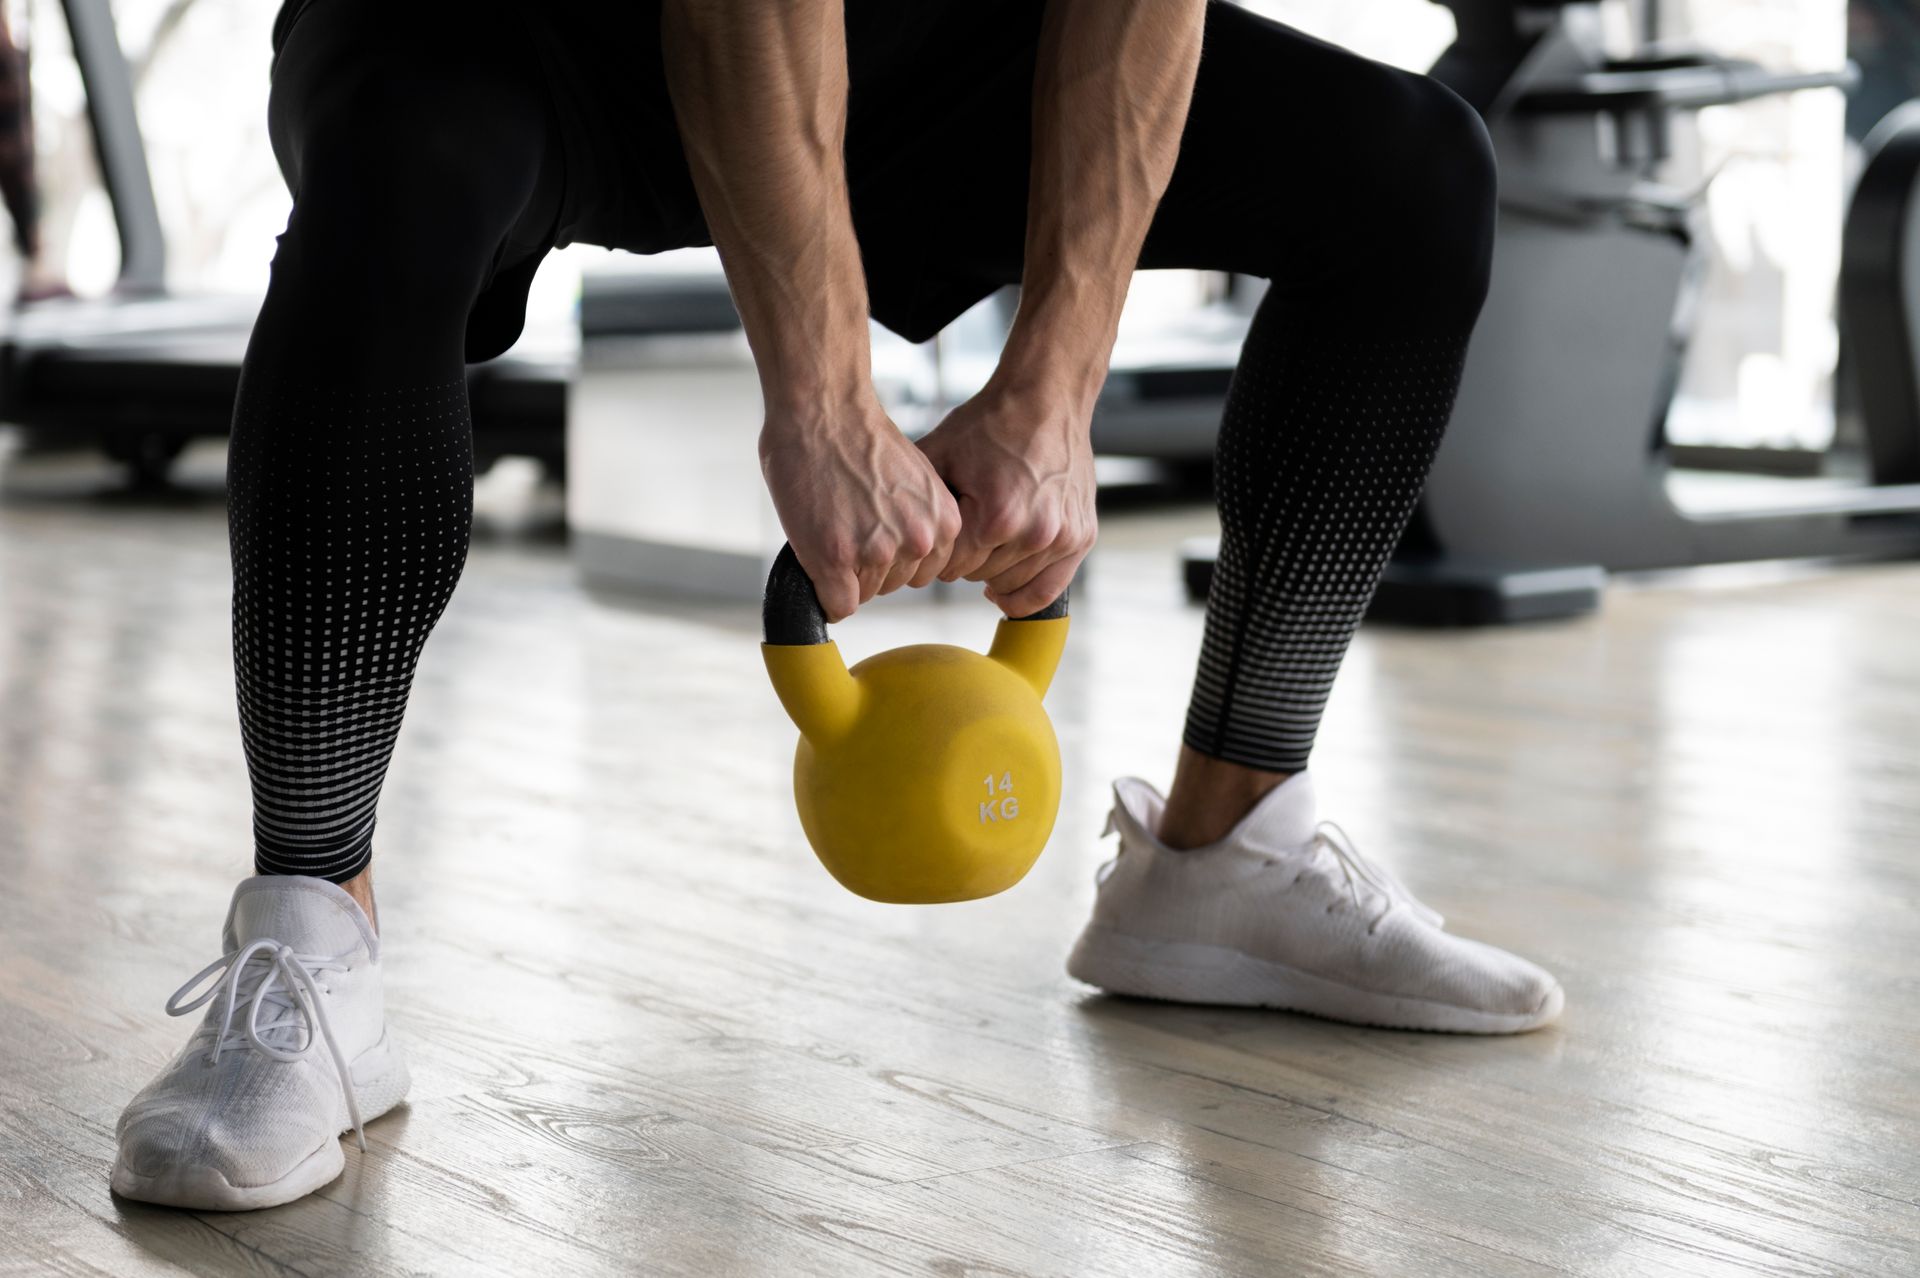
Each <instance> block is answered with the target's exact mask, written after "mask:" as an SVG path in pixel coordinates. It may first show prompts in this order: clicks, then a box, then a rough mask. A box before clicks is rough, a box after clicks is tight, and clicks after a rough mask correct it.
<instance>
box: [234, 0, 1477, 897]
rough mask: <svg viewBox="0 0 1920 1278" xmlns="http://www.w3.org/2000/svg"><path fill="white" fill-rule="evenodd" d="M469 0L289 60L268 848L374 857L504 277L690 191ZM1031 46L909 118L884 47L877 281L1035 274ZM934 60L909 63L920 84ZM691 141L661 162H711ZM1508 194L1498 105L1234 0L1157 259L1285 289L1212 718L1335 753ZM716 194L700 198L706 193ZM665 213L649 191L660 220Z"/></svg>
mask: <svg viewBox="0 0 1920 1278" xmlns="http://www.w3.org/2000/svg"><path fill="white" fill-rule="evenodd" d="M869 3H871V4H879V3H880V0H849V5H850V11H851V10H852V9H857V8H858V6H860V5H862V4H869ZM1030 8H1031V9H1032V10H1034V11H1037V9H1038V5H1037V3H1036V4H1034V5H1032V6H1030ZM461 12H462V11H460V10H446V11H442V13H441V17H442V18H444V19H445V20H444V21H432V22H427V21H422V22H420V23H418V24H417V25H410V24H408V23H405V22H402V21H397V20H393V19H392V16H391V11H389V10H388V9H387V8H386V7H385V6H381V5H378V4H375V3H372V0H314V3H313V4H312V6H311V8H310V9H308V10H307V11H306V12H305V13H304V14H303V15H302V16H301V17H300V20H299V21H298V22H297V23H295V24H294V26H293V28H292V31H291V34H290V35H289V36H288V38H287V40H286V43H285V46H284V48H283V49H282V50H281V53H280V57H279V60H278V63H277V65H276V69H275V74H274V84H273V93H272V103H271V108H270V122H271V126H272V134H273V140H274V147H275V152H276V155H277V156H278V158H279V161H280V164H281V168H282V171H283V173H284V174H285V175H286V178H287V182H288V185H289V187H290V188H291V189H292V191H293V195H294V208H293V213H292V216H291V218H290V219H289V222H288V225H287V230H286V232H285V233H284V234H283V235H282V236H281V237H280V244H279V251H278V252H277V253H276V255H275V257H274V262H273V279H272V285H271V287H270V288H269V290H268V294H267V298H266V302H265V304H264V306H263V308H262V310H261V313H260V318H259V321H258V323H257V324H256V326H255V329H254V333H253V339H252V343H251V345H250V346H249V348H248V352H247V360H246V365H245V370H244V373H243V376H242V381H241V388H240V395H239V400H238V402H237V405H236V408H235V414H234V428H233V441H232V450H231V455H230V462H229V471H228V487H229V494H230V496H229V503H230V512H231V537H232V550H233V562H234V614H233V621H234V654H235V665H236V674H237V678H238V684H239V702H240V714H241V722H242V727H243V730H244V735H245V742H246V749H247V759H248V765H249V769H250V773H251V776H252V781H253V791H254V805H255V806H254V811H255V839H256V860H257V864H258V867H259V869H260V871H261V872H262V873H283V874H313V875H319V876H321V877H325V878H330V879H334V880H336V881H339V880H344V879H347V878H350V877H352V876H353V875H355V874H357V873H358V872H359V871H360V870H361V869H363V868H364V867H365V865H366V863H367V860H368V858H369V856H370V855H371V847H372V835H373V826H374V816H375V806H376V803H377V800H378V797H379V792H380V786H381V782H382V780H383V778H384V775H385V771H386V765H387V760H388V757H389V756H390V754H391V752H392V749H393V745H394V741H395V739H396V736H397V734H398V731H399V727H400V721H401V716H402V714H403V712H404V710H405V705H406V697H407V690H408V687H409V685H410V682H411V679H412V675H413V670H414V667H415V664H416V662H417V661H418V659H419V656H420V652H421V647H422V645H423V644H424V643H425V641H426V638H427V635H428V633H429V632H430V631H431V629H432V627H433V625H434V623H435V621H436V620H437V619H438V617H439V615H440V613H441V611H442V609H443V608H444V607H445V606H446V603H447V600H448V598H449V597H450V596H451V594H452V591H453V588H454V585H455V583H456V581H457V580H458V577H459V574H460V570H461V567H462V565H463V563H464V561H465V556H466V548H467V538H468V531H469V527H470V523H471V513H472V486H473V471H472V443H471V433H470V427H469V422H468V417H467V406H466V392H465V380H464V366H463V365H464V358H465V357H466V355H467V354H468V353H469V352H472V353H474V354H486V353H490V352H491V351H493V350H496V349H498V347H499V346H500V345H502V344H503V343H504V341H506V340H509V339H510V338H511V335H512V329H513V328H514V326H515V325H517V313H518V312H517V309H516V304H517V300H518V297H519V296H523V293H521V294H515V293H514V292H513V290H512V289H511V288H503V286H502V284H501V281H502V280H516V279H517V280H521V281H524V277H525V276H526V274H528V273H529V271H530V266H531V264H532V263H533V262H535V261H537V260H538V257H539V256H540V254H541V253H542V252H543V251H544V249H545V248H546V247H547V246H548V245H550V244H551V243H552V241H553V239H554V237H555V234H556V231H557V230H559V229H560V227H561V224H562V223H563V222H566V221H568V220H569V219H573V218H575V217H577V216H578V215H579V213H580V210H581V209H582V208H591V209H594V210H597V213H596V216H598V217H600V218H601V219H603V221H604V219H605V218H606V217H607V216H608V213H607V210H608V209H625V210H627V211H628V212H627V214H626V216H627V217H628V218H629V219H630V220H632V219H638V218H640V217H642V216H649V217H651V216H654V214H653V213H652V212H648V213H646V214H644V215H643V214H642V213H639V212H634V210H643V209H649V210H650V209H651V208H652V206H650V205H649V204H648V202H647V201H645V200H641V199H637V198H633V197H632V196H631V194H630V193H622V192H619V191H611V192H610V191H609V190H608V189H601V190H597V191H586V192H583V191H582V190H581V187H580V183H581V181H582V180H583V178H582V175H583V174H596V175H597V176H596V177H595V180H596V181H598V182H600V183H602V184H603V187H605V186H606V184H609V183H616V182H617V179H618V174H617V173H615V174H614V175H613V176H609V169H608V166H607V165H606V164H605V163H604V162H602V163H600V164H598V165H596V164H594V163H593V162H592V161H593V160H594V159H596V158H599V159H601V160H604V157H594V156H591V155H589V154H588V153H587V150H586V147H585V144H582V143H580V142H578V141H577V139H576V138H575V137H574V136H573V134H572V132H571V126H570V124H569V115H568V112H567V110H566V109H565V107H564V105H561V106H557V105H556V101H557V98H556V94H555V92H554V90H553V85H552V82H551V74H550V68H549V69H548V70H545V71H543V66H545V65H546V64H545V63H544V62H543V60H541V59H536V58H533V57H530V56H529V55H528V52H527V47H528V46H527V45H526V43H525V40H524V38H523V37H522V36H521V35H520V34H519V33H516V32H515V31H514V30H513V29H512V27H511V26H510V25H507V24H502V23H499V22H493V21H473V20H471V11H470V10H468V11H465V12H466V13H467V14H468V15H469V18H468V20H465V21H463V20H461V19H460V14H461ZM376 20H379V26H378V27H377V28H376V27H375V26H374V25H372V24H373V23H375V22H376ZM1032 25H1033V26H1035V27H1037V23H1034V24H1032ZM850 41H851V38H850ZM1032 56H1033V55H1032V48H1031V40H1030V39H1029V38H1028V37H1027V35H1024V34H1023V35H1021V36H1020V39H1019V43H1017V44H1016V45H1014V46H1012V47H1010V48H1008V49H1007V50H1006V51H1005V53H1004V56H999V55H996V65H997V66H998V72H997V73H996V74H994V75H992V76H987V77H984V78H981V79H980V82H979V84H978V86H977V88H975V89H973V90H971V91H970V96H969V97H968V98H967V99H966V100H963V101H956V102H955V103H954V104H953V109H952V110H950V111H947V112H945V113H943V114H941V115H940V116H939V118H937V119H929V120H928V123H927V126H926V130H925V132H926V136H924V137H919V138H909V139H908V141H909V142H911V143H912V145H909V146H906V147H904V148H903V147H901V146H900V145H898V143H899V141H900V138H899V133H900V126H899V113H898V112H888V111H887V110H886V109H885V108H886V106H887V103H886V102H885V100H884V92H885V90H884V89H883V88H880V87H872V86H870V85H869V82H868V79H867V78H866V77H865V75H864V72H863V70H862V68H861V66H860V65H859V64H858V63H857V62H856V65H855V67H854V74H853V80H854V94H855V110H854V112H853V114H852V118H851V123H850V125H849V137H848V157H849V158H848V164H849V179H850V186H851V189H852V190H853V193H854V206H855V207H854V213H855V222H856V230H857V231H858V233H859V234H860V238H861V245H862V251H863V255H864V256H865V258H866V263H867V270H868V275H869V286H870V291H871V293H872V296H873V298H874V307H875V313H876V315H877V316H878V318H880V319H881V320H882V321H883V322H885V323H887V324H889V325H890V326H892V327H895V328H896V329H899V330H900V331H903V332H906V333H907V334H908V335H909V336H913V337H916V338H917V337H922V336H925V335H926V333H927V332H930V331H933V330H934V329H937V328H938V327H939V325H940V324H941V323H944V322H945V321H946V320H947V319H950V318H951V317H952V316H953V315H954V314H957V313H958V312H959V310H961V309H964V308H965V307H966V306H967V305H969V304H971V303H972V302H973V301H975V300H977V299H978V298H979V297H981V296H984V295H985V294H986V292H988V291H990V290H991V289H993V288H995V287H997V286H998V285H1000V284H1002V283H1007V282H1012V281H1015V280H1017V279H1018V277H1019V273H1020V260H1021V245H1022V228H1023V223H1024V213H1025V193H1026V168H1027V159H1028V153H1027V142H1028V137H1027V130H1028V124H1029V114H1028V95H1029V93H1030V90H1031V84H1032ZM645 70H646V64H645V61H644V59H643V60H642V65H641V72H644V71H645ZM898 70H899V68H897V67H894V68H890V71H891V72H892V74H891V76H890V78H889V79H888V80H887V83H901V84H905V83H911V82H912V80H913V77H911V76H904V77H903V76H901V75H899V74H898ZM573 87H574V90H575V91H576V92H577V90H578V86H573ZM608 92H609V93H612V92H614V89H613V88H612V87H609V89H608ZM866 118H873V119H876V120H882V119H884V120H886V121H887V129H888V131H889V132H888V143H889V145H887V146H884V147H883V146H879V145H877V144H876V145H873V146H871V147H869V146H867V145H865V143H864V139H865V137H867V136H868V134H867V132H866V126H865V125H863V124H862V121H863V119H866ZM916 156H918V157H922V158H920V159H915V158H913V157H916ZM903 157H906V158H903ZM671 176H672V177H673V179H674V180H672V181H668V182H662V183H655V184H652V185H651V186H650V187H649V188H648V189H649V190H653V191H657V190H660V189H669V190H679V189H682V186H683V183H682V182H681V180H680V175H679V174H677V173H676V174H673V175H671ZM1492 197H1493V168H1492V157H1491V154H1490V151H1489V149H1488V146H1487V143H1486V137H1485V133H1484V130H1483V129H1482V128H1481V126H1480V123H1479V120H1478V118H1477V117H1476V116H1475V115H1474V114H1473V113H1472V111H1471V110H1470V109H1469V108H1467V107H1466V106H1465V105H1463V104H1462V103H1461V102H1460V101H1459V100H1458V99H1457V98H1455V97H1454V96H1453V95H1452V94H1450V93H1449V92H1448V91H1446V90H1445V89H1443V88H1441V87H1439V86H1438V85H1436V84H1435V83H1433V82H1432V81H1430V80H1427V79H1426V78H1424V77H1420V76H1415V75H1410V74H1407V73H1404V72H1400V71H1396V70H1392V69H1390V68H1387V67H1383V66H1381V65H1379V64H1376V63H1373V62H1369V61H1367V60H1365V59H1362V58H1358V57H1356V56H1354V55H1352V54H1349V53H1346V52H1344V51H1341V50H1339V49H1336V48H1333V47H1331V46H1329V45H1326V44H1323V43H1321V42H1319V41H1315V40H1312V39H1310V38H1308V37H1305V36H1302V35H1300V34H1298V33H1296V32H1293V31H1291V30H1288V29H1287V28H1284V27H1281V26H1278V25H1276V24H1274V23H1270V22H1266V21H1264V20H1261V19H1258V18H1255V17H1253V16H1251V15H1249V14H1246V13H1245V12H1244V11H1241V10H1239V9H1236V8H1230V7H1226V6H1215V7H1214V8H1212V9H1210V10H1209V13H1208V25H1207V38H1206V47H1205V54H1204V56H1203V59H1202V63H1201V70H1200V78H1199V82H1198V85H1197V87H1196V90H1195V95H1194V102H1193V108H1192V111H1191V114H1190V117H1189V120H1188V124H1187V129H1186V133H1185V135H1184V137H1183V140H1182V145H1181V153H1180V160H1179V163H1178V166H1177V168H1176V170H1175V173H1174V176H1173V180H1172V183H1171V185H1170V187H1169V189H1168V192H1167V195H1166V198H1165V199H1164V201H1163V202H1162V204H1161V207H1160V210H1159V213H1158V215H1157V217H1156V218H1155V221H1154V223H1153V227H1152V230H1151V232H1150V234H1149V236H1148V239H1147V244H1146V247H1145V250H1144V252H1143V254H1142V259H1141V265H1142V267H1144V268H1164V267H1184V268H1196V269H1210V270H1227V271H1235V272H1240V273H1244V274H1249V275H1255V276H1260V277H1264V278H1266V279H1268V280H1270V281H1271V282H1272V287H1271V288H1270V290H1269V292H1268V295H1267V297H1266V299H1265V300H1264V301H1263V302H1262V303H1261V306H1260V308H1259V311H1258V314H1257V315H1256V317H1255V319H1254V323H1253V328H1252V331H1251V333H1250V335H1249V337H1248V339H1247V343H1246V346H1245V349H1244V351H1243V353H1242V356H1241V361H1240V365H1239V367H1238V369H1237V370H1236V372H1235V375H1234V379H1233V384H1232V388H1231V390H1230V391H1229V393H1228V397H1227V405H1226V412H1225V417H1224V419H1223V422H1222V426H1221V434H1220V442H1219V453H1218V466H1217V473H1218V484H1219V501H1220V515H1221V526H1222V541H1221V556H1220V562H1219V567H1218V570H1217V572H1216V575H1215V578H1214V586H1213V595H1212V598H1211V599H1210V600H1209V603H1208V611H1207V623H1206V637H1205V641H1204V645H1203V647H1202V651H1201V656H1200V663H1199V673H1198V677H1197V679H1196V682H1195V688H1194V695H1193V701H1192V706H1191V710H1190V712H1189V716H1188V721H1187V729H1186V741H1187V744H1188V745H1189V746H1191V747H1192V748H1194V749H1196V750H1198V751H1200V752H1202V753H1204V754H1208V755H1212V756H1214V757H1217V758H1221V759H1226V760H1229V761H1232V762H1236V763H1241V764H1245V765H1248V766H1252V767H1258V768H1263V769H1267V770H1271V771H1276V772H1291V771H1297V770H1299V769H1300V768H1302V767H1304V766H1305V765H1306V761H1307V756H1308V752H1309V750H1310V748H1311V745H1312V742H1313V736H1314V731H1315V729H1316V727H1317V726H1318V723H1319V718H1320V713H1321V710H1322V708H1323V707H1324V705H1325V702H1326V698H1327V695H1328V691H1329V689H1330V687H1331V683H1332V680H1333V676H1334V673H1335V672H1336V670H1337V669H1338V666H1339V664H1340V661H1341V658H1342V656H1343V654H1344V652H1345V650H1346V646H1347V643H1348V640H1349V638H1350V637H1351V635H1352V632H1353V629H1354V627H1355V626H1356V625H1357V624H1358V622H1359V619H1360V616H1361V613H1362V612H1363V611H1364V609H1365V606H1366V603H1367V600H1368V598H1369V596H1370V594H1371V593H1372V591H1373V588H1374V585H1375V583H1376V581H1377V580H1378V577H1379V574H1380V571H1381V568H1382V567H1383V565H1384V563H1385V561H1386V558H1387V556H1388V554H1389V553H1390V552H1391V550H1392V547H1393V545H1394V542H1395V540H1396V539H1397V538H1398V536H1399V533H1400V530H1401V528H1402V526H1403V525H1404V524H1405V522H1406V519H1407V517H1408V515H1409V513H1410V512H1411V510H1412V507H1413V502H1414V499H1415V497H1416V495H1417V494H1418V492H1419V488H1420V485H1421V482H1422V480H1423V479H1424V477H1425V474H1426V471H1427V467H1428V465H1429V463H1430V461H1431V459H1432V456H1433V452H1434V449H1435V448H1436V446H1437V445H1438V443H1439V439H1440V435H1441V432H1442V430H1443V428H1444V426H1445V424H1446V420H1447V416H1448V413H1449V411H1450V409H1451V406H1452V400H1453V393H1454V388H1455V385H1456V383H1457V380H1458V377H1459V372H1460V366H1461V361H1462V358H1463V356H1464V353H1465V348H1466V343H1467V339H1468V336H1469V334H1470V332H1471V330H1472V327H1473V322H1474V319H1475V316H1476V315H1477V313H1478V310H1479V306H1480V303H1481V300H1482V297H1483V296H1484V293H1485V288H1486V277H1487V269H1488V263H1489V256H1490V251H1491V236H1492ZM689 218H690V220H691V221H692V222H693V223H694V225H695V226H696V228H697V225H698V222H697V210H695V211H694V212H693V213H692V214H690V215H689ZM592 220H593V219H592V218H591V217H589V218H586V219H585V220H584V223H583V224H590V223H591V222H592ZM657 230H658V227H657V226H640V225H635V226H634V227H633V228H632V232H633V233H632V236H631V237H626V242H635V241H641V240H646V239H647V238H648V236H649V235H650V234H653V233H654V232H655V231H657ZM623 237H624V232H623ZM598 238H604V239H612V238H614V236H612V235H611V234H602V235H600V236H599V237H598ZM681 238H682V239H683V240H685V241H686V242H699V240H700V237H699V235H698V234H697V233H695V234H692V235H684V236H682V237H681ZM503 291H504V292H505V293H506V298H505V304H504V312H505V313H507V314H508V315H509V320H508V321H507V322H506V323H505V325H504V327H503V326H502V321H501V320H500V319H499V316H500V315H501V314H502V313H503V304H502V301H501V298H502V293H503ZM476 304H478V305H476ZM483 316H486V317H488V319H487V327H486V329H485V331H484V332H482V331H479V328H480V322H481V319H482V317H483Z"/></svg>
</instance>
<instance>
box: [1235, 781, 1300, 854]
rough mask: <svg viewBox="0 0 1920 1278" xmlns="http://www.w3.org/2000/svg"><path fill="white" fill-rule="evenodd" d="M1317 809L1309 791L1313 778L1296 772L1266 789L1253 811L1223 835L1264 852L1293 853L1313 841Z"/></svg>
mask: <svg viewBox="0 0 1920 1278" xmlns="http://www.w3.org/2000/svg"><path fill="white" fill-rule="evenodd" d="M1319 823H1320V809H1319V805H1318V804H1317V803H1316V802H1315V799H1314V794H1313V777H1312V776H1311V775H1310V774H1308V773H1305V772H1296V773H1294V774H1293V775H1292V776H1290V777H1288V778H1287V779H1286V780H1285V781H1282V782H1281V783H1280V784H1279V785H1277V786H1275V787H1274V788H1273V789H1271V790H1269V791H1267V794H1266V797H1265V798H1263V799H1261V800H1260V802H1258V803H1256V804H1254V805H1253V810H1252V811H1251V812H1249V813H1247V815H1246V816H1244V817H1242V818H1240V824H1239V825H1238V826H1236V827H1235V828H1234V831H1233V833H1232V834H1230V835H1228V836H1227V837H1228V838H1229V839H1231V840H1232V841H1234V842H1236V843H1239V844H1242V845H1243V846H1247V847H1255V848H1259V849H1260V850H1262V851H1267V852H1294V851H1298V850H1299V849H1301V848H1304V847H1306V846H1307V845H1308V844H1310V843H1312V842H1313V837H1314V830H1315V827H1316V826H1318V825H1319Z"/></svg>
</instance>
